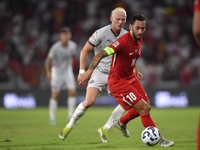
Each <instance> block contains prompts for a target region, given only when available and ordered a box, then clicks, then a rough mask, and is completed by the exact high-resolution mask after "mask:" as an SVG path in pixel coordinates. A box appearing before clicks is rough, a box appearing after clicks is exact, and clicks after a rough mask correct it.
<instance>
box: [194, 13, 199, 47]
mask: <svg viewBox="0 0 200 150" xmlns="http://www.w3.org/2000/svg"><path fill="white" fill-rule="evenodd" d="M192 28H193V34H194V37H195V39H196V41H197V43H198V44H199V45H200V11H195V12H194V17H193V27H192Z"/></svg>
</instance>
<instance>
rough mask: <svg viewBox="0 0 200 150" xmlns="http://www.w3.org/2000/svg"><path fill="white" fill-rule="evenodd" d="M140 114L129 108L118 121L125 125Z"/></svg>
mask: <svg viewBox="0 0 200 150" xmlns="http://www.w3.org/2000/svg"><path fill="white" fill-rule="evenodd" d="M139 115H140V114H139V113H138V112H137V111H136V110H135V109H134V108H131V109H130V110H129V111H128V112H127V113H126V114H125V115H124V116H123V117H122V118H121V119H120V122H121V123H122V124H124V125H126V124H127V123H128V122H129V121H131V120H132V119H134V118H136V117H138V116H139Z"/></svg>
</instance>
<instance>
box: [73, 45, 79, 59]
mask: <svg viewBox="0 0 200 150" xmlns="http://www.w3.org/2000/svg"><path fill="white" fill-rule="evenodd" d="M77 52H78V50H77V44H76V43H75V42H74V45H73V54H72V56H73V57H76V54H77Z"/></svg>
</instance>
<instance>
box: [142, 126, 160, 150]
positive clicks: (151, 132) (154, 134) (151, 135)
mask: <svg viewBox="0 0 200 150" xmlns="http://www.w3.org/2000/svg"><path fill="white" fill-rule="evenodd" d="M141 139H142V141H143V143H144V144H146V145H148V146H154V145H156V144H158V142H159V141H160V139H161V135H160V131H159V130H158V129H157V128H156V127H147V128H145V129H144V130H143V131H142V134H141Z"/></svg>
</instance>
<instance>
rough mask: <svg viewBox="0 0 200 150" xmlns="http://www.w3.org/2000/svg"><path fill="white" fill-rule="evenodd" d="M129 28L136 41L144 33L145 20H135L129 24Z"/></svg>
mask: <svg viewBox="0 0 200 150" xmlns="http://www.w3.org/2000/svg"><path fill="white" fill-rule="evenodd" d="M129 29H130V31H131V34H132V36H133V37H134V39H135V40H136V41H138V40H140V39H141V38H142V36H143V34H144V31H145V29H146V22H145V21H139V20H136V21H135V22H134V24H133V25H131V24H130V26H129Z"/></svg>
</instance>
